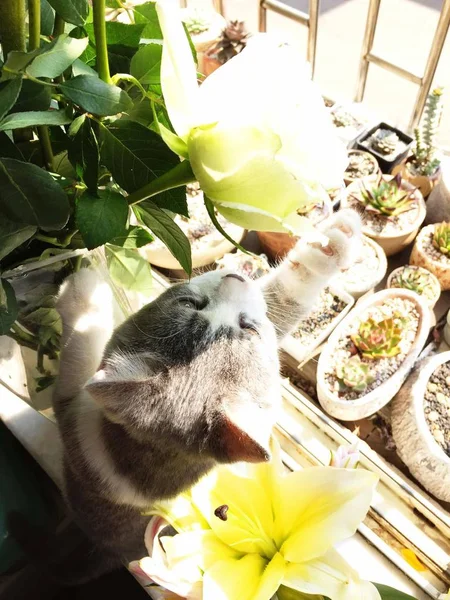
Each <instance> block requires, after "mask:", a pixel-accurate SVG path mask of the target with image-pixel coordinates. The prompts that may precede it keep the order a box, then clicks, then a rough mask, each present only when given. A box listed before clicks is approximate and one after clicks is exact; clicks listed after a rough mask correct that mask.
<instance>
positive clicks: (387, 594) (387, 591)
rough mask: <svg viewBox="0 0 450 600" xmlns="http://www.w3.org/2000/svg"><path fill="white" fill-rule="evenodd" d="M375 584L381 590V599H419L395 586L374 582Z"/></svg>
mask: <svg viewBox="0 0 450 600" xmlns="http://www.w3.org/2000/svg"><path fill="white" fill-rule="evenodd" d="M374 586H375V587H376V588H377V590H378V591H379V592H380V596H381V600H417V599H416V598H413V596H410V595H409V594H405V593H404V592H400V591H399V590H395V589H394V588H391V587H389V586H387V585H383V584H381V583H374Z"/></svg>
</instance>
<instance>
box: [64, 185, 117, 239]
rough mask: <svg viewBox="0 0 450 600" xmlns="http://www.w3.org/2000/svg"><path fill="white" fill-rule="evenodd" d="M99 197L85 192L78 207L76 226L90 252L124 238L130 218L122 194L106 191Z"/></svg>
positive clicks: (99, 193)
mask: <svg viewBox="0 0 450 600" xmlns="http://www.w3.org/2000/svg"><path fill="white" fill-rule="evenodd" d="M98 195H99V197H98V198H96V197H95V196H92V195H91V194H89V193H88V192H85V193H84V194H83V195H82V196H81V198H80V199H79V200H78V202H77V207H76V215H75V219H76V224H77V227H78V229H79V230H80V233H81V236H82V238H83V241H84V243H85V244H86V246H87V248H89V250H91V249H92V248H96V247H97V246H101V245H102V244H106V242H110V241H111V240H112V239H113V238H115V237H117V236H123V234H124V231H125V230H126V224H127V218H128V203H127V201H126V199H125V198H124V197H123V196H122V195H121V194H118V193H117V192H113V191H112V190H110V189H106V190H99V192H98Z"/></svg>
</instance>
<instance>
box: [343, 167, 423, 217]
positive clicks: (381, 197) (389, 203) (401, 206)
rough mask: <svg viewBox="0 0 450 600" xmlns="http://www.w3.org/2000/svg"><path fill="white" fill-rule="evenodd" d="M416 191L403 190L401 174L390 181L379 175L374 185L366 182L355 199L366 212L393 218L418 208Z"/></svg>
mask: <svg viewBox="0 0 450 600" xmlns="http://www.w3.org/2000/svg"><path fill="white" fill-rule="evenodd" d="M415 191H416V189H415V188H413V189H408V190H406V189H404V188H402V178H401V175H400V174H398V175H396V176H395V177H394V178H392V179H391V180H389V181H386V179H384V178H383V176H382V175H379V176H378V177H377V179H376V181H375V182H373V183H372V182H364V184H363V187H362V189H361V191H360V193H359V194H355V195H354V196H353V198H355V199H356V200H358V201H359V202H361V203H362V204H364V206H365V210H366V211H368V212H373V213H377V214H379V215H383V216H385V217H388V218H389V217H390V218H393V217H396V216H397V215H400V214H401V213H404V212H407V211H408V210H411V209H412V208H414V207H415V206H416V204H417V200H416V197H415Z"/></svg>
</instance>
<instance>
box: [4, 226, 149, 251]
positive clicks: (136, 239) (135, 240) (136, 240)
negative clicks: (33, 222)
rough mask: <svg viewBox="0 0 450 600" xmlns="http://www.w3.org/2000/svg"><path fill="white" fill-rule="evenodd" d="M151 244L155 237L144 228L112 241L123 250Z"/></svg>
mask: <svg viewBox="0 0 450 600" xmlns="http://www.w3.org/2000/svg"><path fill="white" fill-rule="evenodd" d="M0 239H1V238H0ZM151 242H153V237H152V236H151V234H150V233H149V232H148V231H147V230H146V229H143V228H142V227H130V229H129V230H128V231H126V232H125V233H124V234H123V235H121V236H118V237H115V238H114V239H113V240H111V244H113V245H114V246H122V248H142V246H146V245H147V244H151Z"/></svg>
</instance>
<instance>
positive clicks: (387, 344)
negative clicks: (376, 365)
mask: <svg viewBox="0 0 450 600" xmlns="http://www.w3.org/2000/svg"><path fill="white" fill-rule="evenodd" d="M402 332H403V319H402V317H401V316H400V315H399V314H398V313H395V314H394V315H393V316H392V317H388V318H386V319H383V320H381V321H376V320H375V319H374V318H373V317H369V318H368V319H367V320H366V321H363V322H362V323H361V324H360V326H359V329H358V333H355V334H354V335H352V336H351V339H352V342H353V343H354V344H355V346H356V348H357V349H358V350H359V351H360V352H361V355H362V356H363V358H367V359H369V360H379V359H381V358H392V357H394V356H397V354H400V352H401V349H400V342H401V339H402Z"/></svg>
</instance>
